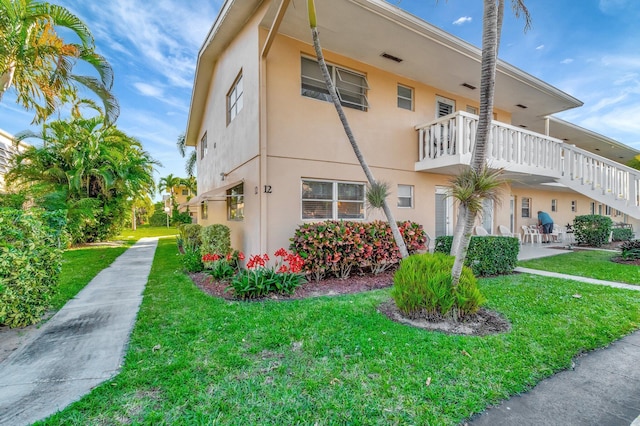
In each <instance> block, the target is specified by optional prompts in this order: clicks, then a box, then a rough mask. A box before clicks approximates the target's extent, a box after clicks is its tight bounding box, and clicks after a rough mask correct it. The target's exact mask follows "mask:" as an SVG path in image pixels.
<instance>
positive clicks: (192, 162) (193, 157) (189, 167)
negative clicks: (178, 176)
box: [176, 133, 198, 177]
mask: <svg viewBox="0 0 640 426" xmlns="http://www.w3.org/2000/svg"><path fill="white" fill-rule="evenodd" d="M176 146H177V147H178V152H179V153H180V155H181V156H182V158H184V157H185V156H186V155H187V140H186V138H185V136H184V133H183V134H181V135H180V136H178V140H177V141H176ZM197 161H198V154H197V152H196V150H195V149H194V150H192V151H191V152H190V153H189V156H188V157H187V163H186V164H185V166H184V170H185V171H186V172H187V175H189V177H191V176H193V175H194V174H195V171H196V163H197Z"/></svg>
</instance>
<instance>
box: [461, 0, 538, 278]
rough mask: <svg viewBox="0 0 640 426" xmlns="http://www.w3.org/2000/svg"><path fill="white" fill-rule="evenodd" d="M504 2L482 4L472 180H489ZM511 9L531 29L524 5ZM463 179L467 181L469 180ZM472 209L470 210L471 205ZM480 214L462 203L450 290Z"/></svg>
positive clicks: (517, 2) (517, 0) (518, 1)
mask: <svg viewBox="0 0 640 426" xmlns="http://www.w3.org/2000/svg"><path fill="white" fill-rule="evenodd" d="M504 1H505V0H484V10H483V18H482V23H483V25H482V59H481V61H482V63H481V65H480V67H481V74H480V111H479V114H478V127H477V130H476V138H475V142H474V145H473V152H472V157H471V169H473V171H474V174H475V177H477V178H480V177H482V176H486V177H489V176H490V174H491V173H490V172H487V171H486V170H485V169H487V164H486V163H487V160H486V157H487V155H486V150H487V141H488V139H489V133H490V131H491V120H492V119H493V103H494V92H495V83H496V66H497V62H498V50H499V46H500V33H501V31H502V21H503V17H504ZM511 5H512V7H513V11H514V14H515V15H516V17H520V16H521V15H522V16H523V17H524V19H525V31H526V30H527V29H528V28H529V27H530V25H531V19H530V15H529V11H528V9H527V7H526V6H525V4H524V1H523V0H511ZM464 179H465V180H468V177H467V178H464ZM473 186H479V185H473ZM471 207H473V205H472V206H471ZM480 211H481V210H477V209H476V210H468V208H467V206H466V205H465V204H464V203H462V202H461V203H460V209H459V213H458V221H457V225H456V231H455V235H454V242H453V245H452V248H451V254H452V255H453V256H455V258H456V261H455V262H454V265H453V268H452V270H451V277H452V285H453V286H456V285H458V282H459V280H460V274H461V273H462V265H463V264H464V261H465V256H466V252H467V250H468V248H469V242H470V241H471V229H472V228H473V226H474V224H475V220H476V218H477V216H478V213H479V212H480Z"/></svg>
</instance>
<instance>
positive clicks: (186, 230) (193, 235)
mask: <svg viewBox="0 0 640 426" xmlns="http://www.w3.org/2000/svg"><path fill="white" fill-rule="evenodd" d="M201 231H202V226H201V225H198V224H197V223H192V224H183V225H180V226H179V227H178V232H179V238H178V239H179V241H180V242H181V244H182V247H183V249H184V250H186V249H190V250H192V251H194V250H195V251H197V252H198V253H200V246H201V244H202V240H201V238H200V232H201Z"/></svg>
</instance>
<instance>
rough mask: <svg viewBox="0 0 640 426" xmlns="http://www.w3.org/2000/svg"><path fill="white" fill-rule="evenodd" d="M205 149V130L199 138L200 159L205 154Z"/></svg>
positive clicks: (206, 148)
mask: <svg viewBox="0 0 640 426" xmlns="http://www.w3.org/2000/svg"><path fill="white" fill-rule="evenodd" d="M207 151H208V147H207V132H204V135H202V138H200V159H203V158H204V156H205V155H207Z"/></svg>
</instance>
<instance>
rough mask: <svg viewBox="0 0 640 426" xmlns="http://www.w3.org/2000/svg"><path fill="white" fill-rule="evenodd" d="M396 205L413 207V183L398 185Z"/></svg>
mask: <svg viewBox="0 0 640 426" xmlns="http://www.w3.org/2000/svg"><path fill="white" fill-rule="evenodd" d="M398 207H400V208H406V209H410V208H413V185H398Z"/></svg>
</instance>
